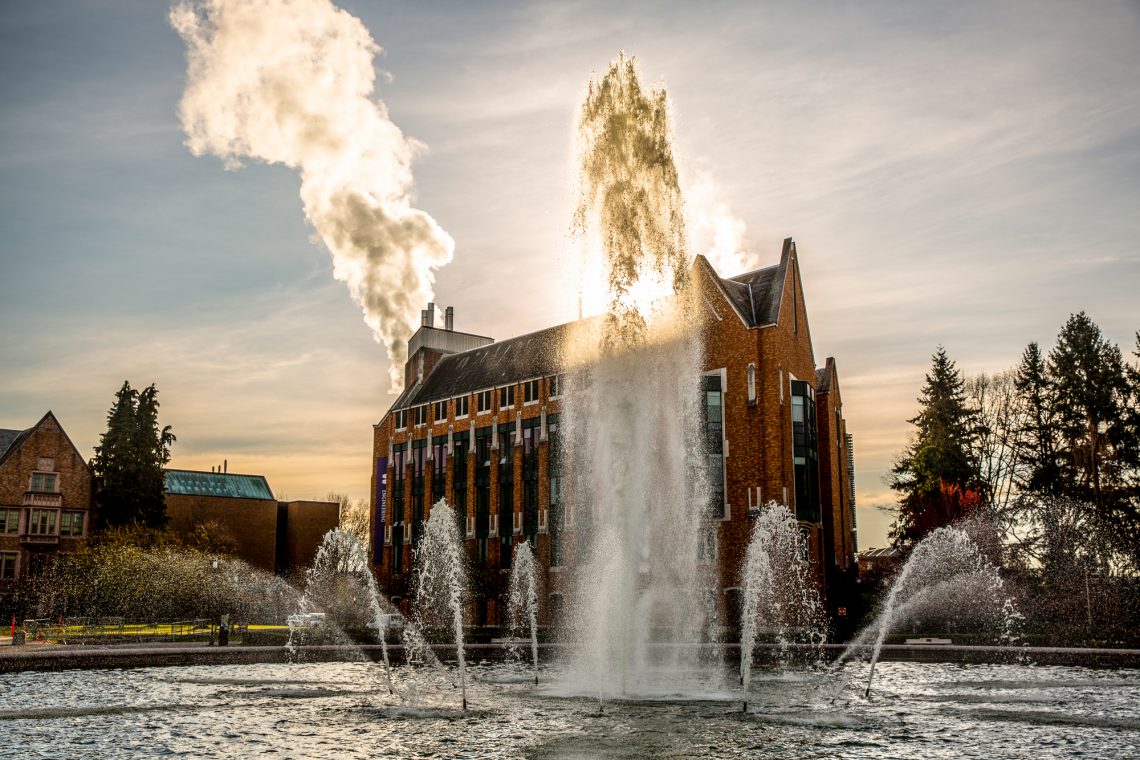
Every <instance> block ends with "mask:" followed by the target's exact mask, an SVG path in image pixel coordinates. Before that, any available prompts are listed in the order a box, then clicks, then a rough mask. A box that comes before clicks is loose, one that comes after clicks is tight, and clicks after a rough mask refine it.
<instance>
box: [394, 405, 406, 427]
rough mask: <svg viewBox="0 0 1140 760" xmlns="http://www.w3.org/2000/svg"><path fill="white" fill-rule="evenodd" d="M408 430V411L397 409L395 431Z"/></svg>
mask: <svg viewBox="0 0 1140 760" xmlns="http://www.w3.org/2000/svg"><path fill="white" fill-rule="evenodd" d="M407 428H408V410H407V409H399V410H397V411H396V429H397V430H406V429H407Z"/></svg>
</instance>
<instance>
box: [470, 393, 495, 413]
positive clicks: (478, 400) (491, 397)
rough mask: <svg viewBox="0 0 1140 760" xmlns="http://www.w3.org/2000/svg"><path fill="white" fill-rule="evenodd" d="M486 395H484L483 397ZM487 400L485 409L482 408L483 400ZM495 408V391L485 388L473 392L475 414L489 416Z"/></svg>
mask: <svg viewBox="0 0 1140 760" xmlns="http://www.w3.org/2000/svg"><path fill="white" fill-rule="evenodd" d="M484 394H486V395H484ZM484 398H486V399H487V408H486V409H484V408H483V399H484ZM494 408H495V389H494V388H487V389H485V390H481V391H476V392H475V413H476V414H491V412H492V411H493V410H494Z"/></svg>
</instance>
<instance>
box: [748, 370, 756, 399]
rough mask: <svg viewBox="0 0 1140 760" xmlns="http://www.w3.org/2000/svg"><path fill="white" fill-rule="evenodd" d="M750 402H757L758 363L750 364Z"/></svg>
mask: <svg viewBox="0 0 1140 760" xmlns="http://www.w3.org/2000/svg"><path fill="white" fill-rule="evenodd" d="M748 403H749V404H755V403H756V365H755V364H749V365H748Z"/></svg>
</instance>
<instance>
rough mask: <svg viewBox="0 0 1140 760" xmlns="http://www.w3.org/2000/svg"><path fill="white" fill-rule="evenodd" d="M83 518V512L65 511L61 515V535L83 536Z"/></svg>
mask: <svg viewBox="0 0 1140 760" xmlns="http://www.w3.org/2000/svg"><path fill="white" fill-rule="evenodd" d="M83 518H84V513H83V512H64V513H63V514H62V515H60V517H59V535H61V536H82V535H83Z"/></svg>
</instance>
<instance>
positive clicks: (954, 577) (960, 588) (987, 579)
mask: <svg viewBox="0 0 1140 760" xmlns="http://www.w3.org/2000/svg"><path fill="white" fill-rule="evenodd" d="M977 529H978V526H977V525H975V524H970V523H967V524H964V525H950V526H945V527H942V528H937V529H935V530H933V531H931V533H930V534H929V535H928V536H926V538H924V539H922V541H920V542H919V543H918V545H916V546H915V547H914V550H913V551H912V552H911V554H910V557H909V559H908V560H907V562H906V564H905V565H904V566H903V568H902V570H901V571H899V574H898V576H897V577H896V578H895V580H894V582H893V583H892V584H891V588H890V591H889V592H888V593H887V598H886V601H885V602H884V604H883V608H882V611H881V612H880V613H879V615H878V617H877V618H876V619H875V621H874V622H873V623H872V624H871V625H869V626H867V628H865V629H864V630H863V631H862V632H861V633H860V634H859V635H858V636H857V637H856V638H855V639H854V640H853V641H852V642H851V644H850V645H849V646H848V647H847V649H846V650H844V652H843V653H842V654H841V655H840V657H839V659H838V660H836V662H835V665H834V666H833V667H835V668H838V667H839V666H841V665H842V664H843V662H845V661H846V660H847V659H848V658H849V657H850V656H851V655H852V654H853V653H854V652H855V651H856V650H859V649H862V648H864V647H866V645H867V640H868V639H869V637H870V635H871V634H872V633H873V634H874V636H875V638H874V644H873V647H872V651H871V667H870V671H869V673H868V675H867V688H866V690H865V692H864V695H865V696H870V694H871V684H872V682H873V680H874V678H875V665H876V663H877V662H878V660H879V655H880V653H881V652H882V648H883V642H884V641H885V639H886V637H887V634H888V633H889V632H890V631H891V629H892V628H894V627H895V626H896V625H898V624H899V623H900V622H902V621H903V620H906V619H908V618H913V617H916V616H918V615H921V614H924V613H925V614H930V613H931V612H932V611H936V612H937V614H938V615H940V616H944V617H946V616H959V615H961V616H973V617H976V618H984V619H988V620H990V621H999V622H1000V630H1001V632H1002V635H1003V637H1004V638H1005V639H1006V643H1013V640H1014V638H1015V636H1016V632H1015V630H1014V627H1015V624H1016V621H1017V619H1019V618H1020V615H1019V614H1018V613H1017V610H1016V607H1015V606H1014V604H1013V601H1012V599H1010V597H1009V595H1008V592H1007V591H1006V589H1005V584H1004V583H1003V581H1002V579H1001V576H1000V575H999V573H998V569H997V567H995V566H994V565H993V563H991V562H990V560H989V559H988V558H987V557H986V556H985V554H984V553H983V552H982V551H981V549H980V548H979V547H978V543H977V542H976V541H975V540H974V538H973V537H972V536H971V530H977ZM995 627H996V626H995Z"/></svg>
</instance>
